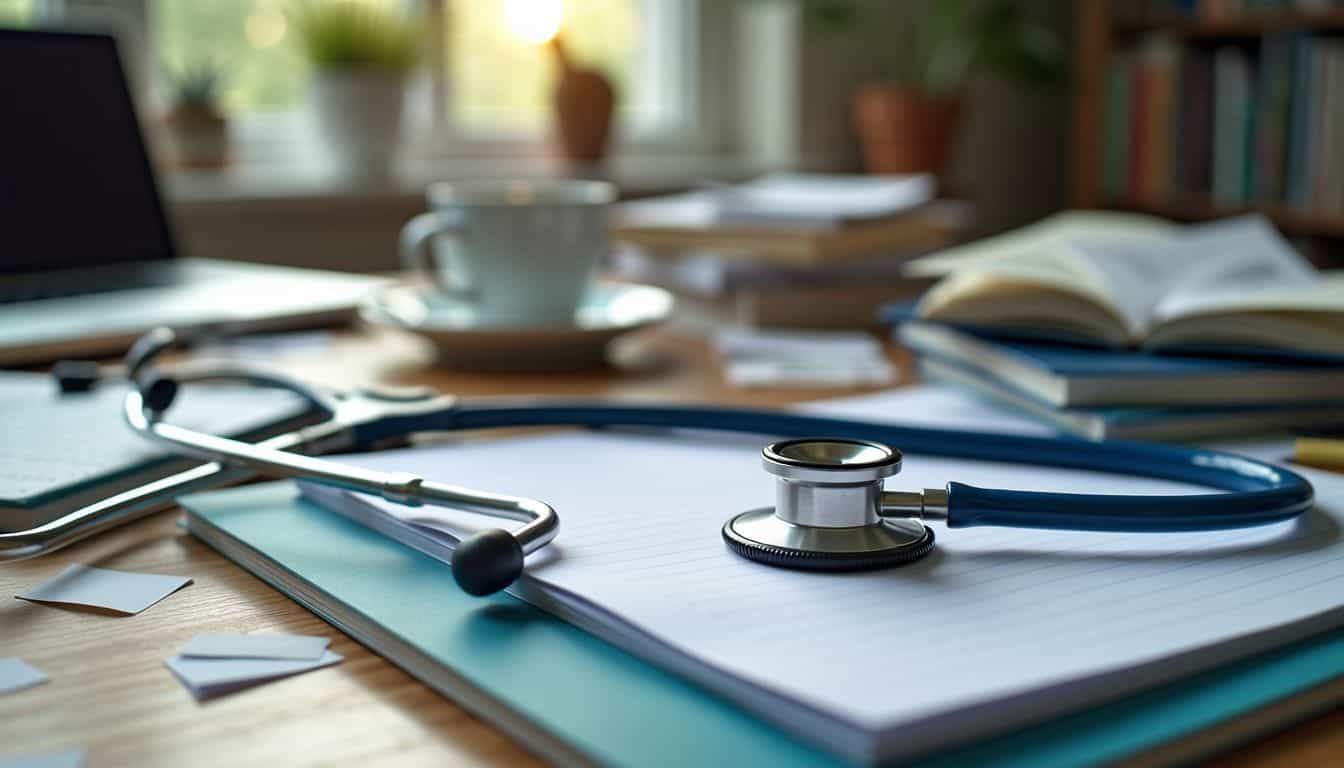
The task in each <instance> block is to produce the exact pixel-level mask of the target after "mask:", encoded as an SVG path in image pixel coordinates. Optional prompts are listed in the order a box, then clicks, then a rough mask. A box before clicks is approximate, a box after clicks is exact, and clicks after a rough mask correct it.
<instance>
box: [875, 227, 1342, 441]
mask: <svg viewBox="0 0 1344 768" xmlns="http://www.w3.org/2000/svg"><path fill="white" fill-rule="evenodd" d="M1084 221H1087V220H1084ZM1111 221H1112V224H1113V226H1112V227H1111V228H1110V229H1109V230H1102V229H1100V228H1098V227H1096V226H1078V225H1077V222H1076V221H1075V220H1074V219H1073V218H1071V217H1070V216H1069V215H1063V216H1060V217H1057V218H1056V219H1055V220H1054V221H1050V220H1047V221H1046V222H1043V223H1041V224H1037V225H1034V226H1033V227H1032V228H1031V229H1030V230H1029V231H1028V232H1027V233H1026V235H1024V234H1023V233H1022V232H1017V233H1009V234H1007V235H1004V236H1001V237H1000V238H995V239H991V240H989V241H982V242H981V243H978V244H975V245H974V246H968V247H966V248H965V249H962V252H960V253H958V252H957V251H952V252H948V253H944V254H940V255H939V256H937V257H935V258H934V259H931V262H932V263H936V264H938V265H940V267H941V268H942V269H943V270H944V271H945V272H947V276H946V277H944V278H943V279H942V280H941V281H940V282H939V283H938V284H936V285H935V286H934V287H933V288H932V289H931V290H930V291H929V293H928V294H927V295H926V296H925V297H924V298H923V299H922V300H920V301H919V302H918V303H917V304H914V305H910V304H906V305H898V306H895V307H893V308H892V311H891V312H890V314H889V319H891V320H892V321H893V322H896V323H897V325H898V326H899V329H898V337H899V340H900V341H901V343H902V344H904V345H905V346H906V347H908V348H909V349H911V350H912V351H913V352H914V353H915V355H916V357H917V359H918V361H919V365H920V370H921V372H922V374H923V375H924V376H925V377H926V378H928V379H930V380H934V381H942V382H950V383H953V384H955V385H958V386H963V387H969V388H970V389H972V390H974V391H975V392H976V393H978V394H981V395H985V396H988V397H990V398H993V399H996V400H999V401H1002V402H1004V403H1006V404H1008V405H1009V406H1010V407H1012V408H1014V409H1017V410H1020V411H1023V412H1026V413H1028V414H1031V415H1034V416H1037V417H1039V418H1041V419H1044V420H1046V421H1047V422H1049V423H1050V424H1052V425H1054V426H1056V427H1057V428H1059V429H1061V430H1063V431H1066V432H1071V433H1074V434H1077V435H1081V436H1084V437H1087V438H1091V439H1097V440H1100V439H1107V438H1135V439H1191V438H1203V437H1211V436H1219V435H1233V434H1249V433H1255V432H1282V431H1301V430H1309V431H1318V430H1323V429H1332V428H1339V427H1341V426H1344V273H1334V274H1332V273H1329V272H1324V273H1322V272H1317V271H1316V270H1315V269H1314V268H1313V267H1312V266H1311V265H1310V264H1308V263H1307V262H1306V261H1304V260H1303V259H1302V258H1301V257H1300V256H1299V255H1298V254H1297V253H1296V252H1295V251H1294V250H1293V249H1292V248H1291V247H1290V246H1289V245H1288V244H1287V243H1285V242H1284V241H1283V240H1282V239H1281V238H1280V237H1279V235H1278V234H1277V232H1275V231H1274V229H1273V227H1272V226H1270V225H1269V224H1267V223H1266V222H1265V221H1264V220H1263V219H1261V218H1259V217H1241V218H1236V219H1228V220H1224V221H1219V222H1213V223H1209V224H1200V225H1193V226H1189V227H1178V226H1176V225H1167V226H1165V227H1164V226H1155V225H1154V222H1153V221H1152V220H1151V219H1147V218H1146V217H1144V218H1136V219H1135V220H1134V223H1133V226H1131V227H1126V226H1123V222H1124V217H1123V215H1114V217H1113V218H1112V220H1111ZM1092 223H1094V222H1092Z"/></svg>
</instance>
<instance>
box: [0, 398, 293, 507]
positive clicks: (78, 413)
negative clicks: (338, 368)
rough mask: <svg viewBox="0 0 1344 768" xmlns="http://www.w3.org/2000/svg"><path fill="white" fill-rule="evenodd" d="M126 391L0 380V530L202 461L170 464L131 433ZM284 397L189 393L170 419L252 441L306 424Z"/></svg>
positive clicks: (178, 459)
mask: <svg viewBox="0 0 1344 768" xmlns="http://www.w3.org/2000/svg"><path fill="white" fill-rule="evenodd" d="M125 396H126V387H125V385H124V384H123V383H121V382H114V381H108V382H105V383H103V384H102V385H101V386H100V387H98V389H96V390H95V391H93V392H87V393H79V394H69V395H61V394H60V393H59V392H58V391H57V388H56V382H55V381H54V380H53V379H52V378H51V376H48V375H45V374H38V373H25V372H0V435H4V436H5V438H6V439H5V440H3V441H2V442H0V531H17V530H24V529H27V528H31V527H33V526H37V525H42V524H44V523H47V522H49V521H51V520H54V519H56V518H57V517H60V516H61V515H63V514H65V513H67V512H69V511H70V510H72V509H75V508H77V507H79V506H82V505H84V504H89V503H92V502H94V501H97V500H99V499H102V498H106V497H107V496H110V495H112V494H115V493H120V492H121V491H125V490H128V489H130V488H134V487H136V486H139V485H142V484H144V483H146V482H149V481H151V480H154V479H157V478H160V477H167V476H168V475H171V474H173V473H175V472H180V471H182V470H183V469H186V468H187V467H190V466H193V465H194V464H197V463H199V462H197V461H193V460H191V459H184V458H181V457H174V456H171V455H170V454H169V453H168V452H167V451H165V450H163V449H162V448H160V447H158V446H155V445H154V444H152V443H150V442H148V441H147V440H145V439H144V438H143V437H140V436H139V435H137V434H135V433H134V432H132V431H131V429H130V427H128V426H126V423H125V420H124V418H123V417H122V401H123V399H124V398H125ZM312 415H313V414H312V411H311V408H310V407H309V405H308V404H307V403H306V402H304V401H303V400H302V399H301V398H299V397H298V396H296V395H293V394H291V393H288V392H281V391H278V390H268V389H260V388H257V387H239V386H211V385H201V386H192V387H186V388H184V389H183V391H182V395H181V397H180V398H179V401H178V402H176V403H174V405H173V408H172V411H171V412H170V416H169V418H170V419H172V420H173V422H174V423H177V424H181V425H183V426H187V427H192V428H195V429H202V430H205V431H207V432H211V433H215V434H229V435H234V436H239V437H243V438H245V439H249V440H253V439H259V438H262V437H267V436H270V435H273V434H278V433H280V432H284V431H288V430H289V429H293V428H295V427H297V426H299V425H301V424H304V423H307V422H309V421H311V417H312Z"/></svg>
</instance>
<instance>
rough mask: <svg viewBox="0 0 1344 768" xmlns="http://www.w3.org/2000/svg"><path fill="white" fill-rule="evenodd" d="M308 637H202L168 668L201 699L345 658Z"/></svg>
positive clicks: (326, 641) (196, 639)
mask: <svg viewBox="0 0 1344 768" xmlns="http://www.w3.org/2000/svg"><path fill="white" fill-rule="evenodd" d="M327 643H328V640H327V639H326V638H322V637H307V636H303V635H197V636H196V637H194V638H192V640H191V642H190V643H188V644H187V645H186V647H184V648H183V649H182V650H181V651H180V652H179V653H178V654H177V655H176V656H173V657H172V658H170V659H168V660H166V661H165V662H164V664H166V665H167V667H168V668H169V669H170V670H172V671H173V674H174V675H177V678H178V679H179V680H181V681H182V684H183V685H185V686H186V687H187V690H189V691H191V695H192V696H195V697H196V698H197V699H208V698H211V697H214V696H220V695H223V694H226V693H232V692H233V691H237V690H240V689H242V688H247V687H251V686H253V685H258V684H260V683H264V682H268V681H271V680H276V679H278V678H282V677H289V676H291V675H297V674H301V673H303V672H310V671H312V670H314V669H321V668H322V667H329V666H331V665H332V664H335V663H337V662H339V661H341V659H342V658H343V657H341V656H340V655H338V654H335V653H332V652H331V651H328V650H327Z"/></svg>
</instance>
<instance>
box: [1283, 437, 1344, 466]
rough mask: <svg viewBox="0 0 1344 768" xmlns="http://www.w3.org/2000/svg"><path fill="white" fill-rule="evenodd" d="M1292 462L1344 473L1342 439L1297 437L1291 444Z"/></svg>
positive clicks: (1343, 446) (1343, 440)
mask: <svg viewBox="0 0 1344 768" xmlns="http://www.w3.org/2000/svg"><path fill="white" fill-rule="evenodd" d="M1293 461H1296V462H1297V463H1299V464H1306V465H1307V466H1311V467H1321V468H1323V469H1334V470H1340V471H1344V439H1341V438H1330V437H1299V438H1297V441H1296V442H1295V443H1294V444H1293Z"/></svg>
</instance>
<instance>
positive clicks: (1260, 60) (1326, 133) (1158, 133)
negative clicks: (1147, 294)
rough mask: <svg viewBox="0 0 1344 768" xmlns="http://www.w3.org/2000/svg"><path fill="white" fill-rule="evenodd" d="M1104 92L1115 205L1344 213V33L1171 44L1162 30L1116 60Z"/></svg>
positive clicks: (1261, 7)
mask: <svg viewBox="0 0 1344 768" xmlns="http://www.w3.org/2000/svg"><path fill="white" fill-rule="evenodd" d="M1340 6H1341V7H1344V2H1341V4H1340ZM1239 7H1240V8H1241V11H1239V12H1245V13H1251V12H1253V13H1268V12H1272V11H1275V10H1276V9H1278V6H1271V5H1266V4H1253V5H1250V4H1242V5H1241V6H1239ZM1203 8H1204V6H1203V4H1202V3H1201V4H1200V5H1199V6H1198V7H1197V10H1196V11H1195V12H1196V13H1199V12H1201V11H1202V9H1203ZM1106 89H1107V91H1106V114H1105V121H1104V130H1105V136H1104V137H1103V142H1102V149H1103V153H1102V158H1101V163H1102V192H1103V194H1104V195H1105V197H1106V199H1107V200H1109V201H1110V202H1115V203H1121V204H1137V205H1141V206H1144V207H1151V208H1159V209H1160V208H1162V207H1163V206H1166V205H1169V204H1177V205H1180V206H1184V205H1193V206H1195V207H1196V209H1198V208H1200V207H1205V206H1212V207H1214V208H1218V209H1225V210H1226V211H1228V212H1233V211H1236V210H1240V209H1243V208H1245V207H1247V206H1253V205H1254V206H1260V205H1267V206H1273V207H1275V208H1278V207H1288V208H1292V209H1295V210H1299V211H1301V212H1303V213H1307V214H1311V215H1316V216H1320V215H1326V216H1329V215H1336V214H1341V213H1344V37H1337V36H1331V35H1325V34H1317V33H1311V32H1308V31H1306V30H1295V31H1288V32H1280V33H1273V34H1267V35H1265V36H1264V37H1262V38H1258V39H1250V40H1245V39H1239V40H1236V41H1235V42H1233V41H1223V42H1219V43H1217V44H1214V43H1211V42H1210V41H1207V40H1202V39H1198V38H1196V39H1191V40H1185V41H1182V43H1181V44H1178V43H1177V42H1176V41H1175V40H1173V39H1172V38H1170V37H1169V36H1167V35H1165V34H1162V33H1158V34H1155V35H1151V36H1149V37H1148V38H1147V39H1145V40H1143V41H1141V42H1140V43H1139V44H1138V45H1137V47H1134V48H1130V49H1127V50H1122V51H1120V52H1118V53H1117V54H1116V55H1115V56H1114V57H1113V59H1112V68H1111V71H1110V74H1109V76H1108V79H1107V83H1106Z"/></svg>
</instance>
